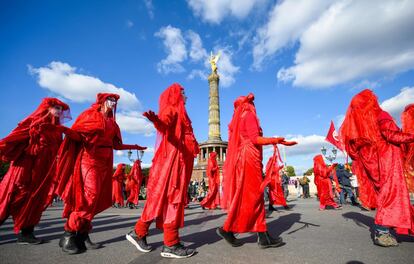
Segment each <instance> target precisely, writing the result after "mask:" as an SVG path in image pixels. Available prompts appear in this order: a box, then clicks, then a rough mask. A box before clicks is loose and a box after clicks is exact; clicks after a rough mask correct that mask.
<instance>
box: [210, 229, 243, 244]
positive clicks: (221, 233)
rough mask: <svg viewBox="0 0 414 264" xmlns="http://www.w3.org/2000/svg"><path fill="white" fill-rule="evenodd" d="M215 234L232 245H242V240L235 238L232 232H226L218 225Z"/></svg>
mask: <svg viewBox="0 0 414 264" xmlns="http://www.w3.org/2000/svg"><path fill="white" fill-rule="evenodd" d="M216 233H217V235H219V236H220V237H221V238H223V239H224V240H226V241H227V243H229V244H230V245H231V246H232V247H240V246H241V245H243V242H241V241H240V240H239V239H237V238H236V237H235V236H234V234H233V232H226V231H224V229H223V228H222V227H218V228H217V229H216Z"/></svg>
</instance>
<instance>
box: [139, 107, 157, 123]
mask: <svg viewBox="0 0 414 264" xmlns="http://www.w3.org/2000/svg"><path fill="white" fill-rule="evenodd" d="M142 115H143V116H145V117H146V118H148V120H149V121H151V122H153V123H154V122H156V121H157V120H158V116H157V115H156V114H155V113H154V112H153V111H151V110H148V111H147V112H144V113H143V114H142Z"/></svg>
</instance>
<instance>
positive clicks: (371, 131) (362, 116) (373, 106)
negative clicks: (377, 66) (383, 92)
mask: <svg viewBox="0 0 414 264" xmlns="http://www.w3.org/2000/svg"><path fill="white" fill-rule="evenodd" d="M381 112H382V109H381V107H380V106H379V104H378V99H377V97H376V96H375V94H374V93H373V92H372V91H371V90H369V89H365V90H363V91H362V92H360V93H358V94H357V95H355V96H354V97H353V98H352V100H351V104H350V105H349V108H348V111H347V113H346V115H345V119H344V122H343V123H342V126H341V128H340V138H341V139H342V141H343V143H344V145H345V149H346V151H347V152H348V153H350V152H351V150H350V143H352V141H353V140H357V139H363V140H365V141H367V142H369V143H370V144H375V143H376V142H378V141H379V140H380V139H381V134H380V130H379V127H378V124H377V118H378V116H379V115H380V113H381Z"/></svg>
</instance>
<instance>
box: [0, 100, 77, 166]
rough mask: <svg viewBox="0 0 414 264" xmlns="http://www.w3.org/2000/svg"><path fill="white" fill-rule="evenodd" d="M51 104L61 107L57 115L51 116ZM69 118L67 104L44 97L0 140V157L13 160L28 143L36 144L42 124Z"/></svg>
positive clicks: (60, 121)
mask: <svg viewBox="0 0 414 264" xmlns="http://www.w3.org/2000/svg"><path fill="white" fill-rule="evenodd" d="M53 106H61V107H62V112H61V114H60V116H59V117H53V116H51V114H50V113H49V108H50V107H53ZM70 119H71V116H70V110H69V106H68V105H67V104H65V103H64V102H62V101H60V100H59V99H57V98H50V97H46V98H44V99H43V100H42V102H41V103H40V105H39V106H38V107H37V109H36V110H35V111H34V112H33V113H31V114H30V115H29V116H28V117H26V118H25V119H23V120H22V121H21V122H20V123H19V124H18V125H17V127H16V128H15V129H14V130H13V131H12V132H11V133H10V134H9V135H8V136H7V137H5V138H3V139H2V140H0V159H3V160H7V161H11V160H15V159H16V158H17V157H18V156H19V155H20V154H21V153H22V152H23V151H24V150H25V148H27V147H28V145H29V144H30V145H32V147H34V146H36V144H37V143H38V142H37V140H39V133H40V130H41V125H42V124H44V123H54V124H60V123H62V122H64V121H66V120H70ZM29 141H30V142H29Z"/></svg>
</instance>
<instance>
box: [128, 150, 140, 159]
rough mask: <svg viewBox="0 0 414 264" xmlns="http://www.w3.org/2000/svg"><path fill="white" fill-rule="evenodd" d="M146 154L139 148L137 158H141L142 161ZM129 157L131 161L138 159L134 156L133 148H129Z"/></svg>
mask: <svg viewBox="0 0 414 264" xmlns="http://www.w3.org/2000/svg"><path fill="white" fill-rule="evenodd" d="M143 156H144V151H143V150H137V159H138V160H139V161H141V160H142V157H143ZM128 159H129V160H130V161H131V162H135V161H136V160H135V159H133V158H132V150H130V149H129V150H128Z"/></svg>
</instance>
